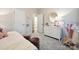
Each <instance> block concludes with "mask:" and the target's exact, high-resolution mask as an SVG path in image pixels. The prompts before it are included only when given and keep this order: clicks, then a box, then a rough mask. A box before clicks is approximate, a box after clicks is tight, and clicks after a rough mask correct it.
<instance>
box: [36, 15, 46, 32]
mask: <svg viewBox="0 0 79 59" xmlns="http://www.w3.org/2000/svg"><path fill="white" fill-rule="evenodd" d="M37 22H38V23H37V24H38V25H37V26H38V28H37V31H38V33H43V30H44V28H43V15H42V14H40V15H38V19H37Z"/></svg>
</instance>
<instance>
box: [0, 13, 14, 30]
mask: <svg viewBox="0 0 79 59" xmlns="http://www.w3.org/2000/svg"><path fill="white" fill-rule="evenodd" d="M0 24H2V25H5V26H7V27H8V29H9V30H13V25H14V12H11V13H8V14H3V15H0Z"/></svg>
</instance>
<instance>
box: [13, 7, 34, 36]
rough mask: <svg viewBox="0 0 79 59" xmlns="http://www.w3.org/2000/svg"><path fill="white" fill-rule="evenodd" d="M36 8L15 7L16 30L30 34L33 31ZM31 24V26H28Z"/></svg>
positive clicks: (23, 33)
mask: <svg viewBox="0 0 79 59" xmlns="http://www.w3.org/2000/svg"><path fill="white" fill-rule="evenodd" d="M34 12H35V9H30V8H28V9H21V8H19V9H15V23H14V24H15V25H14V30H15V31H17V32H19V33H21V34H22V35H29V34H31V33H32V21H33V13H34ZM27 25H29V26H27Z"/></svg>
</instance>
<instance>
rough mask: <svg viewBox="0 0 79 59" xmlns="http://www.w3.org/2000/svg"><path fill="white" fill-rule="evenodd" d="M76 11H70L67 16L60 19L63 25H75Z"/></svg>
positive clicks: (76, 20)
mask: <svg viewBox="0 0 79 59" xmlns="http://www.w3.org/2000/svg"><path fill="white" fill-rule="evenodd" d="M78 12H79V11H78V9H75V10H72V11H71V12H69V13H68V14H66V15H65V16H63V17H62V19H63V21H64V23H65V24H76V23H77V22H78V19H79V15H78Z"/></svg>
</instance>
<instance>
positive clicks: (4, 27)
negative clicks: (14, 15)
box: [0, 24, 8, 32]
mask: <svg viewBox="0 0 79 59" xmlns="http://www.w3.org/2000/svg"><path fill="white" fill-rule="evenodd" d="M0 28H2V29H3V32H8V27H7V26H5V25H2V24H0Z"/></svg>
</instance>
